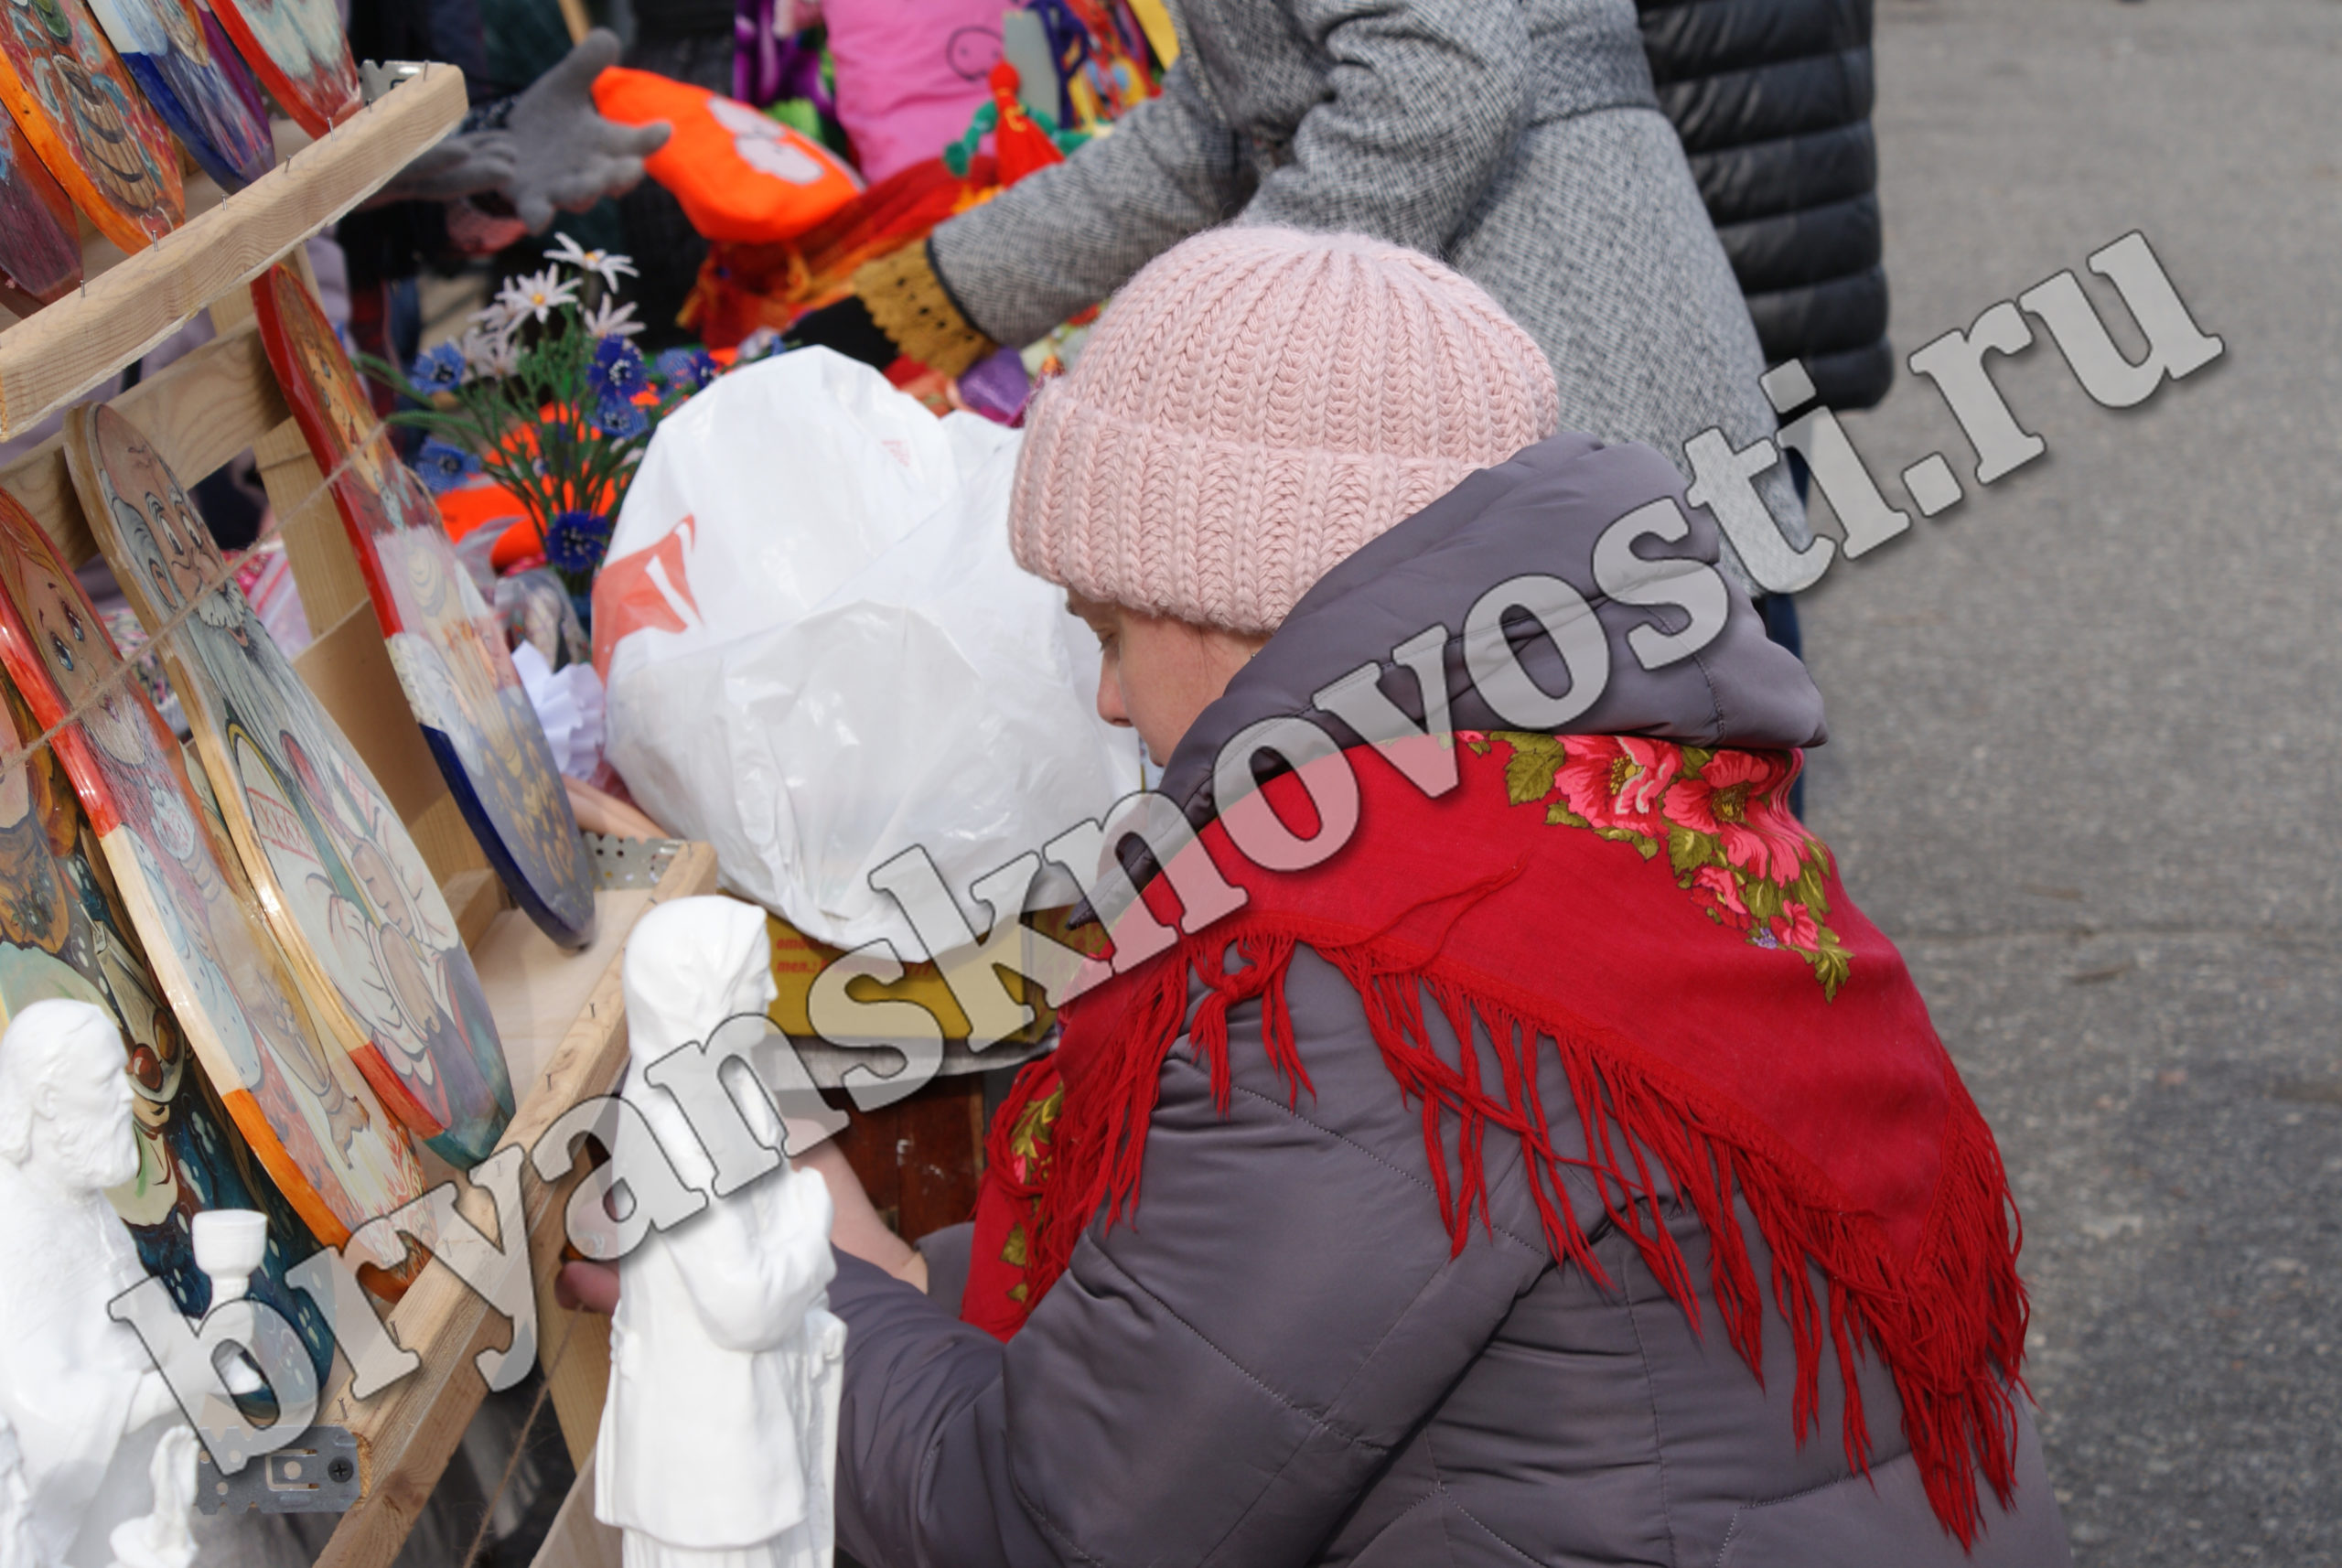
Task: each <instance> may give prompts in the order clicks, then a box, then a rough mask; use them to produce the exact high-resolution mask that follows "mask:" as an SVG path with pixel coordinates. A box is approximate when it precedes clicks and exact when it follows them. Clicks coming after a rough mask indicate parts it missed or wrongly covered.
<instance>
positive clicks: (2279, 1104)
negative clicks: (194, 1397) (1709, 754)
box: [1806, 0, 2342, 1568]
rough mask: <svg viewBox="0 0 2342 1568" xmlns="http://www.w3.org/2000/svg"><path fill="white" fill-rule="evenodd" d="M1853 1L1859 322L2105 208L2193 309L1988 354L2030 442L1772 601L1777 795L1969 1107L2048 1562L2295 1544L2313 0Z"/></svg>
mask: <svg viewBox="0 0 2342 1568" xmlns="http://www.w3.org/2000/svg"><path fill="white" fill-rule="evenodd" d="M1877 5H1878V83H1879V108H1878V117H1877V124H1878V133H1879V142H1880V158H1881V163H1882V178H1883V184H1884V189H1885V203H1886V221H1887V264H1888V270H1889V274H1890V276H1891V278H1892V280H1893V283H1894V286H1895V290H1896V296H1895V321H1896V340H1897V343H1898V345H1899V346H1900V347H1901V348H1903V349H1906V350H1908V349H1911V348H1915V347H1917V346H1918V344H1920V343H1922V342H1924V341H1926V340H1927V339H1928V338H1932V337H1934V336H1936V335H1937V334H1938V333H1939V332H1941V331H1943V330H1944V329H1946V328H1953V327H1965V326H1967V325H1968V324H1969V323H1970V322H1971V320H1972V319H1973V318H1974V317H1976V316H1977V315H1978V314H1979V313H1981V312H1982V310H1983V309H1984V308H1985V307H1987V306H1990V305H1992V304H1993V302H1995V301H1996V300H2000V299H2004V298H2008V297H2011V296H2013V295H2015V294H2016V293H2017V292H2019V291H2020V290H2022V289H2024V288H2025V287H2028V286H2030V285H2033V284H2035V283H2036V282H2038V281H2040V280H2041V279H2043V278H2045V277H2047V276H2048V275H2049V274H2052V273H2055V272H2057V271H2059V270H2061V269H2065V268H2068V267H2072V268H2076V269H2078V270H2079V268H2080V267H2081V265H2082V262H2083V258H2084V257H2085V256H2086V255H2088V254H2089V252H2091V251H2093V250H2096V249H2097V248H2099V247H2100V246H2101V245H2103V244H2105V243H2106V242H2110V241H2111V240H2113V239H2115V238H2117V237H2118V236H2120V235H2122V234H2123V233H2125V232H2127V231H2131V230H2133V229H2142V230H2143V231H2145V232H2146V234H2147V236H2148V237H2149V239H2150V240H2151V241H2152V242H2153V243H2154V246H2155V249H2156V250H2157V252H2159V253H2160V255H2161V256H2162V258H2163V261H2164V263H2165V266H2166V268H2167V269H2168V270H2169V272H2170V274H2171V276H2172V278H2173V280H2174V281H2175V284H2176V285H2178V287H2179V289H2180V292H2181V294H2182V295H2183V296H2184V297H2185V298H2186V301H2187V302H2188V304H2189V305H2190V306H2191V307H2192V308H2193V309H2194V310H2195V312H2196V315H2197V319H2198V320H2199V321H2200V322H2201V323H2202V324H2203V326H2204V327H2205V328H2206V329H2207V330H2208V331H2211V332H2215V333H2218V334H2219V335H2220V336H2221V337H2222V338H2225V340H2226V342H2227V346H2228V351H2227V354H2226V356H2225V357H2224V358H2223V359H2222V360H2219V361H2218V362H2216V363H2215V364H2213V365H2212V366H2210V367H2209V368H2208V369H2206V370H2204V371H2200V372H2198V373H2197V374H2196V375H2194V376H2192V377H2190V378H2189V379H2188V380H2187V381H2184V382H2182V383H2179V384H2176V385H2173V386H2167V387H2165V389H2164V390H2163V391H2162V392H2159V393H2158V394H2157V395H2156V396H2155V397H2154V399H2152V400H2151V401H2150V402H2148V403H2146V404H2145V405H2143V407H2141V408H2139V409H2136V410H2133V411H2131V412H2129V413H2108V412H2106V411H2104V410H2102V409H2100V408H2098V407H2097V406H2096V405H2094V404H2092V403H2090V402H2089V401H2088V400H2087V399H2086V398H2084V397H2083V396H2082V395H2081V394H2080V393H2079V391H2078V390H2077V388H2076V387H2075V385H2074V383H2073V381H2072V378H2071V376H2070V373H2069V372H2068V371H2067V369H2066V367H2065V364H2064V362H2063V360H2061V359H2060V358H2059V356H2058V355H2057V351H2056V350H2055V349H2051V348H2049V347H2047V344H2046V343H2044V344H2041V345H2038V346H2036V349H2034V350H2033V351H2032V352H2030V353H2028V354H2026V355H2024V356H2022V357H2020V358H2019V359H2017V360H2013V361H2003V362H2002V364H2003V365H2004V367H2005V368H2004V369H2003V370H2002V371H1999V372H1997V373H1998V375H1999V379H2000V380H2001V381H2002V384H2003V386H2004V390H2005V391H2006V392H2007V393H2008V395H2009V397H2010V401H2011V402H2012V403H2013V404H2014V406H2015V407H2016V409H2017V412H2018V413H2019V414H2020V416H2021V417H2022V418H2023V419H2024V421H2025V423H2026V424H2027V425H2028V427H2029V428H2032V429H2034V430H2036V431H2038V432H2039V433H2040V434H2041V435H2042V436H2043V437H2044V439H2045V440H2046V441H2047V443H2048V448H2049V455H2048V456H2046V457H2044V458H2042V459H2041V460H2039V461H2038V462H2036V463H2035V464H2034V465H2032V466H2031V467H2026V468H2025V469H2023V470H2020V471H2019V472H2018V473H2016V474H2014V475H2012V476H2010V477H2009V478H2004V479H2003V480H2001V481H2000V482H1998V483H1997V484H1995V485H1993V486H1992V487H1990V488H1989V489H1982V490H1978V489H1976V488H1975V487H1974V486H1973V485H1972V484H1971V486H1970V489H1971V496H1970V498H1969V499H1968V500H1967V501H1965V502H1964V503H1963V504H1962V505H1961V506H1960V507H1958V508H1956V509H1954V510H1951V511H1950V512H1947V513H1945V514H1943V516H1941V517H1940V518H1939V519H1937V520H1935V521H1923V522H1919V523H1918V524H1916V526H1915V528H1914V530H1913V533H1912V535H1911V536H1910V537H1907V538H1905V539H1902V540H1899V541H1897V542H1894V543H1891V544H1889V545H1887V546H1885V547H1884V548H1882V549H1881V550H1879V551H1878V552H1877V553H1875V554H1874V555H1872V556H1869V557H1866V558H1865V559H1864V560H1863V561H1861V562H1857V563H1853V564H1843V563H1842V564H1840V565H1839V567H1838V568H1837V569H1836V570H1835V571H1833V573H1832V575H1831V577H1830V578H1829V579H1828V580H1826V581H1825V582H1824V583H1823V584H1822V585H1821V587H1820V588H1819V589H1817V590H1816V591H1815V592H1814V593H1813V594H1811V595H1810V596H1809V598H1808V600H1807V601H1806V619H1807V627H1808V633H1807V635H1808V639H1809V653H1810V659H1811V661H1812V663H1813V666H1814V669H1815V672H1816V674H1817V675H1818V676H1819V678H1820V680H1821V685H1822V688H1823V691H1824V692H1825V693H1826V694H1827V696H1828V698H1829V702H1830V707H1831V722H1832V729H1833V732H1834V736H1835V738H1833V740H1832V743H1831V744H1830V745H1829V746H1827V747H1826V748H1824V749H1823V750H1821V752H1818V753H1817V754H1816V755H1815V757H1814V759H1813V770H1812V784H1811V786H1810V789H1811V797H1812V798H1811V809H1812V814H1813V817H1814V820H1815V822H1816V824H1817V825H1818V826H1819V827H1820V828H1821V831H1822V832H1824V833H1825V835H1826V836H1827V837H1828V838H1829V839H1830V840H1831V842H1832V843H1833V844H1834V845H1835V846H1836V848H1837V849H1838V851H1839V853H1840V854H1841V856H1842V860H1843V864H1844V869H1845V873H1846V876H1847V879H1848V881H1849V882H1850V884H1851V885H1852V886H1853V890H1854V892H1855V894H1856V896H1857V897H1860V898H1861V899H1862V901H1863V903H1864V907H1865V908H1867V909H1868V910H1869V911H1870V912H1871V914H1872V915H1873V916H1874V917H1875V918H1877V919H1878V920H1879V921H1880V923H1881V924H1882V925H1884V926H1885V928H1886V929H1887V930H1888V931H1889V932H1891V933H1892V934H1893V935H1894V936H1895V937H1896V940H1898V941H1900V942H1901V943H1902V944H1903V947H1904V950H1905V951H1906V952H1907V954H1908V955H1909V957H1910V959H1911V961H1912V964H1913V967H1914V970H1915V971H1916V972H1917V974H1918V979H1919V983H1920V984H1921V985H1922V987H1923V988H1924V989H1925V991H1926V993H1927V995H1928V1002H1929V1004H1931V1005H1932V1006H1933V1008H1934V1009H1935V1014H1936V1018H1937V1022H1938V1025H1939V1027H1940V1028H1941V1029H1942V1031H1943V1033H1944V1036H1945V1038H1946V1039H1947V1041H1948V1042H1949V1043H1950V1046H1951V1048H1952V1050H1953V1052H1954V1053H1955V1055H1957V1056H1958V1057H1959V1058H1960V1060H1961V1065H1962V1066H1963V1068H1964V1069H1966V1070H1967V1071H1968V1073H1969V1074H1970V1080H1971V1083H1972V1084H1973V1086H1974V1088H1975V1090H1976V1093H1977V1096H1978V1098H1979V1099H1980V1101H1982V1104H1983V1106H1984V1109H1985V1111H1986V1113H1987V1114H1988V1115H1989V1116H1991V1117H1992V1119H1993V1123H1994V1125H1995V1126H1996V1127H1997V1128H1998V1129H1999V1131H2000V1133H2001V1137H2002V1140H2003V1146H2004V1149H2005V1151H2006V1153H2007V1155H2008V1158H2009V1162H2010V1165H2011V1167H2012V1170H2013V1173H2014V1178H2015V1181H2016V1186H2017V1191H2018V1195H2019V1198H2020V1201H2021V1202H2022V1203H2023V1205H2024V1208H2025V1220H2026V1245H2025V1264H2026V1273H2027V1275H2028V1277H2029V1279H2030V1281H2031V1283H2032V1285H2033V1290H2034V1300H2035V1306H2036V1312H2035V1319H2034V1324H2035V1332H2034V1337H2033V1352H2032V1355H2033V1359H2032V1369H2033V1377H2034V1381H2035V1386H2036V1390H2037V1391H2038V1392H2039V1395H2040V1400H2041V1411H2042V1426H2043V1430H2044V1432H2045V1434H2046V1435H2047V1443H2048V1450H2049V1461H2050V1466H2051V1469H2052V1472H2053V1475H2054V1477H2055V1479H2056V1482H2057V1487H2058V1489H2059V1495H2060V1497H2061V1498H2063V1499H2065V1507H2066V1518H2067V1520H2068V1527H2069V1529H2070V1531H2071V1534H2072V1538H2073V1541H2074V1543H2075V1551H2076V1557H2077V1560H2078V1561H2079V1562H2080V1563H2085V1564H2093V1565H2094V1564H2100V1563H2103V1564H2120V1565H2122V1568H2133V1565H2139V1568H2146V1565H2154V1564H2164V1563H2244V1562H2255V1563H2286V1564H2310V1563H2342V1291H2337V1284H2342V1049H2337V1047H2342V963H2337V959H2342V936H2337V917H2342V789H2337V780H2342V639H2337V636H2336V635H2335V633H2336V631H2337V625H2342V621H2338V620H2337V614H2336V611H2335V608H2334V606H2335V602H2336V601H2337V598H2342V542H2337V524H2342V368H2337V367H2342V262H2337V258H2342V3H2337V0H2145V3H2144V4H2135V5H2134V4H2122V3H2119V0H1877ZM2093 297H2094V298H2095V299H2097V300H2098V301H2099V302H2100V307H2101V309H2104V310H2106V311H2107V312H2108V313H2109V314H2110V315H2111V316H2113V317H2117V318H2118V319H2120V318H2121V317H2122V312H2121V309H2120V307H2119V306H2115V305H2113V304H2112V303H2111V291H2105V290H2100V291H2099V292H2098V293H2097V294H2095V295H2094V296H2093ZM2121 335H2122V334H2121V332H2120V331H2118V337H2120V336H2121ZM2132 342H2133V351H2135V342H2136V338H2135V335H2133V338H2132ZM1853 431H1854V436H1855V440H1856V442H1857V444H1858V445H1859V446H1862V447H1863V448H1864V452H1865V454H1866V455H1868V456H1870V457H1871V459H1872V464H1873V467H1875V468H1876V469H1877V470H1878V471H1879V472H1881V473H1882V474H1883V475H1891V474H1893V473H1895V472H1896V471H1898V470H1899V469H1900V468H1901V467H1903V466H1904V465H1906V464H1907V463H1910V462H1912V461H1914V460H1916V459H1917V458H1918V457H1920V456H1925V455H1926V454H1927V453H1929V452H1932V451H1939V450H1940V451H1943V452H1945V453H1946V454H1947V455H1948V456H1950V458H1951V459H1952V462H1953V464H1954V467H1955V468H1956V469H1957V470H1959V471H1960V472H1961V473H1962V475H1963V476H1967V475H1971V474H1972V464H1973V459H1972V458H1971V456H1969V455H1968V451H1967V448H1966V446H1965V444H1964V443H1963V442H1962V441H1961V437H1960V435H1959V432H1958V429H1957V427H1956V426H1955V425H1954V424H1952V423H1951V421H1950V417H1949V415H1948V414H1947V413H1946V412H1945V409H1944V406H1943V404H1942V403H1941V401H1940V400H1939V398H1938V397H1937V396H1936V395H1935V393H1934V392H1933V391H1932V390H1931V388H1929V387H1928V384H1927V383H1925V382H1921V381H1912V380H1908V379H1907V380H1906V381H1903V382H1901V383H1900V384H1898V386H1897V388H1896V392H1895V393H1894V394H1893V395H1892V397H1890V399H1889V400H1888V402H1887V403H1886V404H1885V406H1884V407H1883V408H1881V409H1880V410H1879V411H1878V412H1876V413H1873V414H1869V415H1865V416H1862V417H1861V418H1860V419H1859V420H1857V421H1854V422H1853ZM1889 489H1890V493H1893V487H1892V485H1891V484H1890V487H1889Z"/></svg>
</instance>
